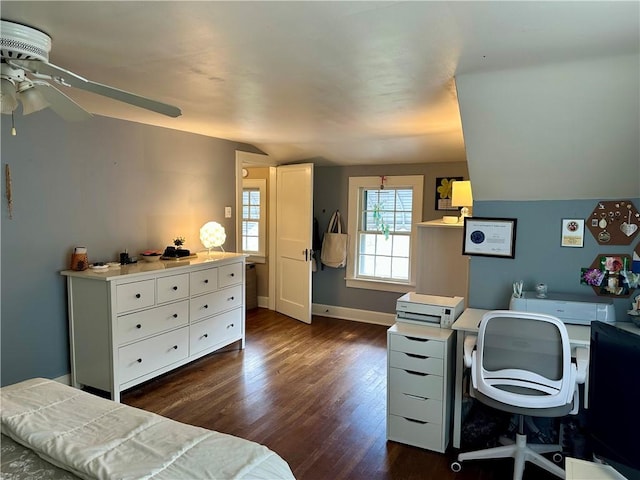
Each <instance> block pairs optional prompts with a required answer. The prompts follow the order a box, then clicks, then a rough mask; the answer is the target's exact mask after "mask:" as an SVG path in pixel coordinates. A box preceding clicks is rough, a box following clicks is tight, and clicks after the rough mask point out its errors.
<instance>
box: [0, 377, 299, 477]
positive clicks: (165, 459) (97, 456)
mask: <svg viewBox="0 0 640 480" xmlns="http://www.w3.org/2000/svg"><path fill="white" fill-rule="evenodd" d="M0 417H1V420H2V433H3V434H5V435H8V436H10V437H11V438H13V439H14V440H15V441H16V442H18V443H21V444H23V445H25V446H27V447H29V448H30V449H32V450H33V451H35V452H36V453H37V454H38V455H39V456H41V457H42V458H44V459H45V460H47V461H49V462H51V463H52V464H54V465H57V466H59V467H62V468H64V469H66V470H69V471H70V472H72V473H74V474H75V475H77V476H79V477H81V478H86V479H94V478H100V479H123V480H125V479H157V480H161V479H167V480H169V479H170V480H176V479H189V480H193V479H232V478H234V479H235V478H238V479H240V478H242V479H268V480H273V479H292V478H294V477H293V473H292V472H291V469H290V468H289V465H288V464H287V463H286V462H285V461H284V460H283V459H282V458H281V457H279V456H278V455H277V454H275V453H274V452H272V451H271V450H269V449H268V448H267V447H265V446H263V445H260V444H257V443H255V442H251V441H248V440H244V439H241V438H238V437H234V436H231V435H226V434H223V433H219V432H214V431H211V430H206V429H204V428H200V427H194V426H192V425H186V424H184V423H180V422H176V421H174V420H170V419H168V418H165V417H162V416H160V415H156V414H154V413H151V412H147V411H144V410H140V409H137V408H134V407H130V406H128V405H124V404H120V403H116V402H112V401H111V400H106V399H103V398H100V397H96V396H94V395H91V394H89V393H86V392H83V391H81V390H77V389H75V388H72V387H69V386H66V385H63V384H60V383H58V382H54V381H52V380H46V379H42V378H36V379H31V380H26V381H24V382H21V383H17V384H14V385H10V386H7V387H2V389H1V414H0Z"/></svg>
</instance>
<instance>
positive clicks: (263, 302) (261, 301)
mask: <svg viewBox="0 0 640 480" xmlns="http://www.w3.org/2000/svg"><path fill="white" fill-rule="evenodd" d="M258 307H260V308H269V297H261V296H258Z"/></svg>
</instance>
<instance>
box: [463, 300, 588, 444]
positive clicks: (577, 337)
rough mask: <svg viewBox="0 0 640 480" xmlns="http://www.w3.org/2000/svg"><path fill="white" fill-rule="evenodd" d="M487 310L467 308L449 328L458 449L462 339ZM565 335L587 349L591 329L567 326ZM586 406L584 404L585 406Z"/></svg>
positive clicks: (471, 332)
mask: <svg viewBox="0 0 640 480" xmlns="http://www.w3.org/2000/svg"><path fill="white" fill-rule="evenodd" d="M488 311H489V310H481V309H478V308H467V309H466V310H465V311H464V312H462V315H460V317H458V320H456V321H455V322H454V323H453V325H452V326H451V328H452V329H453V330H457V332H458V335H457V337H458V338H457V346H456V356H457V358H456V377H455V382H454V395H453V447H454V448H460V432H461V430H462V395H463V391H464V388H463V387H464V385H463V384H462V382H463V376H464V361H463V355H464V338H465V336H466V334H467V333H469V334H472V335H475V334H477V333H478V326H479V325H480V321H481V320H482V316H483V315H484V314H485V313H487V312H488ZM567 333H568V334H569V340H570V341H571V346H572V347H574V348H575V347H586V348H589V343H590V340H591V327H590V326H588V325H567ZM586 392H587V384H586V383H585V397H586ZM585 405H586V404H585Z"/></svg>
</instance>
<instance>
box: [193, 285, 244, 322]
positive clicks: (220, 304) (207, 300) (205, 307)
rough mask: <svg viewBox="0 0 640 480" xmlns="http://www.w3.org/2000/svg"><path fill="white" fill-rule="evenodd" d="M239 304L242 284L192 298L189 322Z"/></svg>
mask: <svg viewBox="0 0 640 480" xmlns="http://www.w3.org/2000/svg"><path fill="white" fill-rule="evenodd" d="M241 305H242V285H238V286H235V287H231V288H225V289H224V290H219V291H217V292H213V293H207V294H206V295H201V296H199V297H196V298H192V299H191V300H190V304H189V312H190V318H191V322H194V321H197V320H200V319H202V318H206V317H209V316H211V315H215V314H216V313H219V312H223V311H225V310H229V309H231V308H235V307H239V306H241Z"/></svg>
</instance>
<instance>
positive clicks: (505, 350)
mask: <svg viewBox="0 0 640 480" xmlns="http://www.w3.org/2000/svg"><path fill="white" fill-rule="evenodd" d="M469 346H470V347H473V345H472V344H468V346H467V349H468V347H469ZM579 350H580V351H579V352H577V358H578V360H577V361H576V363H573V361H572V358H571V346H570V344H569V336H568V334H567V328H566V326H565V325H564V323H562V321H561V320H560V319H558V318H556V317H553V316H551V315H544V314H537V313H530V312H517V311H513V310H495V311H491V312H487V313H486V314H485V315H484V316H483V318H482V321H481V322H480V329H479V332H478V336H477V341H476V348H475V350H473V351H472V352H469V351H467V352H465V363H467V364H468V365H467V366H470V367H471V388H470V393H471V396H473V397H475V398H477V399H478V400H479V401H481V402H482V403H484V404H486V405H488V406H490V407H493V408H496V409H499V410H503V411H506V412H510V413H513V414H516V415H517V417H518V432H517V434H516V440H515V443H514V444H512V445H504V446H500V447H495V448H488V449H485V450H478V451H474V452H464V453H460V454H459V455H458V461H457V462H453V464H452V465H451V468H452V470H453V471H460V469H461V468H462V465H461V462H464V461H467V460H476V459H489V458H507V457H513V458H514V470H513V479H514V480H520V479H522V474H523V471H524V467H525V462H532V463H534V464H536V465H538V466H539V467H541V468H544V469H545V470H547V471H549V472H551V473H553V474H554V475H556V476H558V477H560V478H565V473H564V470H563V469H562V468H560V467H559V466H558V465H556V464H554V463H553V462H552V461H550V460H548V459H547V458H545V457H543V456H542V455H541V454H542V453H550V452H560V451H561V447H560V445H557V444H556V445H548V444H528V443H527V436H526V434H525V432H524V416H525V415H528V416H534V417H562V416H565V415H567V414H576V413H577V412H578V408H579V400H578V384H579V383H584V380H585V377H586V362H587V358H588V352H587V350H586V349H579ZM578 363H579V364H580V367H579V368H578ZM559 458H560V459H561V458H562V457H561V456H560V457H559Z"/></svg>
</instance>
